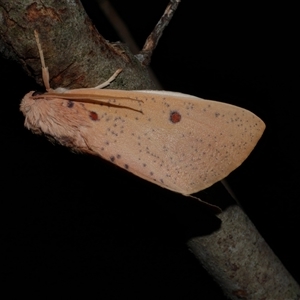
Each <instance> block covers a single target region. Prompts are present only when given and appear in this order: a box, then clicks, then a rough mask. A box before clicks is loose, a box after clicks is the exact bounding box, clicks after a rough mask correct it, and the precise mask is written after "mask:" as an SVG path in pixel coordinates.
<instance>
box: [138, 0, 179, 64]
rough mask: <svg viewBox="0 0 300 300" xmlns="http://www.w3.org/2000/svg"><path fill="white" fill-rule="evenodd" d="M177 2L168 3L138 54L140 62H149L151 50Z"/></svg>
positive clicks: (173, 11)
mask: <svg viewBox="0 0 300 300" xmlns="http://www.w3.org/2000/svg"><path fill="white" fill-rule="evenodd" d="M179 2H180V0H170V3H169V4H168V6H167V8H166V10H165V12H164V14H163V15H162V17H161V18H160V20H159V21H158V23H157V24H156V26H155V28H154V29H153V31H152V32H151V34H150V35H149V37H148V38H147V40H146V42H145V45H144V47H143V50H142V51H141V52H140V54H138V59H139V60H140V61H141V62H142V64H143V65H145V66H147V65H149V64H150V61H151V56H152V53H153V50H154V49H155V48H156V46H157V44H158V41H159V39H160V37H161V36H162V33H163V31H164V29H165V28H166V27H167V25H168V24H169V22H170V20H171V19H172V17H173V15H174V13H175V11H176V9H177V7H178V4H179Z"/></svg>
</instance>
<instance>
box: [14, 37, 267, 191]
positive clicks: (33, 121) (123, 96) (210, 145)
mask: <svg viewBox="0 0 300 300" xmlns="http://www.w3.org/2000/svg"><path fill="white" fill-rule="evenodd" d="M35 37H36V42H37V45H38V50H39V54H40V59H41V64H42V74H43V81H44V84H45V87H46V90H47V92H46V93H43V94H37V93H35V92H34V91H31V92H29V93H28V94H26V95H25V96H24V98H23V100H22V102H21V105H20V110H21V111H22V113H23V114H24V116H25V127H27V128H28V129H30V130H31V131H32V132H34V133H37V134H44V135H46V136H47V137H50V138H51V139H54V140H56V141H57V142H58V143H59V144H61V145H64V146H67V147H70V148H71V149H72V150H74V151H76V152H84V153H89V154H93V155H97V156H100V157H101V158H103V159H106V160H108V161H110V162H112V163H113V164H115V165H117V166H119V167H121V168H123V169H125V170H127V171H129V172H131V173H133V174H135V175H137V176H139V177H141V178H143V179H145V180H148V181H150V182H152V183H154V184H157V185H159V186H161V187H163V188H166V189H169V190H171V191H174V192H177V193H181V194H183V195H191V194H193V193H196V192H198V191H201V190H203V189H205V188H207V187H209V186H211V185H213V184H214V183H215V182H217V181H219V180H222V179H223V178H224V177H226V176H227V175H228V174H229V173H231V172H232V171H233V170H234V169H235V168H237V167H238V166H239V165H240V164H241V163H242V162H243V161H244V160H245V159H246V158H247V157H248V155H249V154H250V152H251V151H252V150H253V148H254V147H255V145H256V144H257V142H258V140H259V139H260V137H261V136H262V133H263V131H264V129H265V124H264V122H263V121H262V120H261V119H260V118H258V117H257V116H256V115H254V114H253V113H252V112H250V111H248V110H246V109H243V108H240V107H237V106H233V105H230V104H226V103H222V102H217V101H211V100H205V99H201V98H198V97H195V96H192V95H187V94H182V93H177V92H169V91H152V90H132V91H128V90H111V89H102V88H104V87H106V86H107V85H109V84H110V83H111V82H112V81H113V80H114V79H115V78H116V76H117V75H118V74H119V72H120V71H121V70H118V71H117V72H116V73H115V74H114V75H113V76H112V77H111V78H110V79H109V80H108V81H106V82H105V83H103V84H101V85H99V86H97V87H95V88H81V89H71V90H67V89H64V88H58V89H55V90H53V89H51V88H50V84H49V72H48V68H46V65H45V61H44V56H43V51H42V48H41V44H40V42H39V38H38V34H37V32H35Z"/></svg>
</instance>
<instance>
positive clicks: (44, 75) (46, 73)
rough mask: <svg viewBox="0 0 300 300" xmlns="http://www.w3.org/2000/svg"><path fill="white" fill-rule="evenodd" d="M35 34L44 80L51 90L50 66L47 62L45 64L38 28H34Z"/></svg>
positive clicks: (48, 89) (47, 88) (46, 86)
mask: <svg viewBox="0 0 300 300" xmlns="http://www.w3.org/2000/svg"><path fill="white" fill-rule="evenodd" d="M34 36H35V40H36V44H37V46H38V49H39V54H40V59H41V64H42V76H43V82H44V85H45V88H46V90H47V91H50V90H51V88H50V83H49V71H48V67H46V64H45V59H44V53H43V49H42V46H41V43H40V39H39V34H38V32H37V31H36V30H34Z"/></svg>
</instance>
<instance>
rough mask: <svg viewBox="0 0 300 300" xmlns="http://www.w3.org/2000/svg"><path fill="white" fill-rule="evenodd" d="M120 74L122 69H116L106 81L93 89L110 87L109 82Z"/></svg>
mask: <svg viewBox="0 0 300 300" xmlns="http://www.w3.org/2000/svg"><path fill="white" fill-rule="evenodd" d="M121 72H122V69H118V70H117V71H116V72H115V73H114V74H113V75H112V76H111V77H110V78H109V79H108V80H106V81H105V82H103V83H101V84H99V85H97V86H95V87H94V88H93V89H103V88H104V87H106V86H108V85H110V84H111V82H112V81H114V80H115V79H116V77H117V76H118V75H119V74H120V73H121Z"/></svg>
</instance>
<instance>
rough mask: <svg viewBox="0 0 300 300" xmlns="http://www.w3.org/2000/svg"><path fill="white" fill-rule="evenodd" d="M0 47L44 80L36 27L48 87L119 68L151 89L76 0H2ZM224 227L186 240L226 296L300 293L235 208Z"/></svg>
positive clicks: (131, 84)
mask: <svg viewBox="0 0 300 300" xmlns="http://www.w3.org/2000/svg"><path fill="white" fill-rule="evenodd" d="M0 12H1V27H0V34H1V40H0V51H1V53H2V55H4V56H6V57H8V58H12V59H14V60H17V61H18V62H19V63H20V64H21V65H22V66H23V68H24V69H25V70H26V71H27V73H28V75H30V76H33V77H34V78H35V80H36V81H37V82H38V83H39V84H41V85H42V77H41V65H40V60H39V55H38V51H37V47H36V42H35V39H34V34H33V30H34V29H36V30H37V31H38V32H39V35H40V40H41V43H42V47H43V50H44V54H45V60H46V64H47V66H48V67H49V71H50V78H51V80H50V83H51V86H52V87H53V88H56V87H58V86H63V87H70V88H75V87H87V86H89V87H91V86H95V85H98V84H99V83H101V82H103V81H105V80H106V79H107V78H109V77H110V76H111V75H112V74H113V73H114V71H115V70H116V69H118V68H123V69H124V72H123V73H122V74H121V75H120V76H119V77H118V79H117V80H116V81H115V82H114V83H113V84H112V86H111V87H112V88H116V89H118V88H119V89H151V88H152V89H153V88H154V84H153V83H152V82H151V80H150V79H149V76H148V72H147V69H146V68H145V67H143V66H142V65H141V64H140V62H139V61H138V60H137V59H136V57H135V56H133V55H132V54H131V53H130V52H129V51H128V50H127V49H126V47H125V46H124V45H122V44H111V43H109V42H108V41H106V40H105V39H104V38H103V37H102V36H101V35H100V34H99V33H98V31H97V30H96V29H95V27H94V26H93V25H92V23H91V21H90V20H89V18H88V17H87V15H86V13H85V11H84V9H83V7H82V5H81V3H80V2H79V1H76V0H72V1H55V0H48V1H47V3H43V2H41V1H30V0H24V1H10V0H0ZM218 216H219V218H220V219H221V220H222V226H221V228H220V229H219V230H218V231H217V232H215V233H213V234H211V235H209V236H205V237H197V238H193V239H191V240H190V241H189V242H188V246H189V248H190V249H191V251H192V252H193V253H194V255H195V256H196V257H197V258H198V259H199V261H200V262H201V263H202V264H203V265H204V267H205V268H206V269H207V270H208V272H209V273H210V274H212V276H213V277H214V279H215V280H216V281H217V282H218V283H219V284H220V286H221V287H222V288H223V290H224V292H225V294H226V295H227V296H228V297H230V298H231V299H299V298H300V289H299V286H298V285H297V283H296V282H295V281H294V279H293V278H292V277H291V276H290V274H289V273H288V272H287V271H286V269H285V268H284V267H283V266H282V264H281V262H280V261H279V260H278V258H277V257H276V256H275V255H274V253H273V252H272V250H271V249H270V248H269V247H268V245H267V244H266V242H265V241H264V240H263V238H262V237H261V236H260V235H259V233H258V232H257V230H256V229H255V227H254V226H253V224H252V223H251V222H250V221H249V219H248V217H247V216H246V215H245V214H244V212H243V211H242V210H241V209H240V208H239V207H238V206H234V207H230V208H228V209H227V210H225V211H224V212H222V213H221V214H219V215H218Z"/></svg>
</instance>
